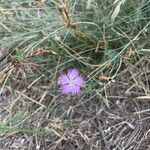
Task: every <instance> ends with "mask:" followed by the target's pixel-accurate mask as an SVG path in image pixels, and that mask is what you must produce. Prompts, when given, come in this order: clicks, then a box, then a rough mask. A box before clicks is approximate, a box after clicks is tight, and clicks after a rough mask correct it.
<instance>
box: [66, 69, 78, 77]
mask: <svg viewBox="0 0 150 150" xmlns="http://www.w3.org/2000/svg"><path fill="white" fill-rule="evenodd" d="M67 75H68V77H69V79H70V80H73V79H74V78H76V77H78V76H79V72H78V70H77V69H75V68H73V69H69V70H68V72H67Z"/></svg>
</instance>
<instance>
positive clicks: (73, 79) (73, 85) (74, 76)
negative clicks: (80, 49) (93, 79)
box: [58, 68, 85, 95]
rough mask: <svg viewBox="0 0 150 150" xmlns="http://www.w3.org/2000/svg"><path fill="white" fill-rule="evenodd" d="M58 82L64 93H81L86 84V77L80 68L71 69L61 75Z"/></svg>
mask: <svg viewBox="0 0 150 150" xmlns="http://www.w3.org/2000/svg"><path fill="white" fill-rule="evenodd" d="M58 84H59V85H60V89H61V91H62V93H63V94H69V93H71V94H73V95H75V94H79V92H80V91H81V88H82V87H83V86H84V84H85V81H84V78H83V77H82V76H81V75H80V74H79V72H78V70H77V69H75V68H73V69H69V70H68V72H67V73H66V74H62V75H60V77H59V78H58Z"/></svg>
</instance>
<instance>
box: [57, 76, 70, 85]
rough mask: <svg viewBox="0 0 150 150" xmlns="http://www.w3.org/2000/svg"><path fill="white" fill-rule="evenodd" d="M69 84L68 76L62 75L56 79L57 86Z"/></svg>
mask: <svg viewBox="0 0 150 150" xmlns="http://www.w3.org/2000/svg"><path fill="white" fill-rule="evenodd" d="M69 82H70V79H69V78H68V76H67V75H66V74H62V75H61V76H60V77H59V78H58V84H59V85H65V84H68V83H69Z"/></svg>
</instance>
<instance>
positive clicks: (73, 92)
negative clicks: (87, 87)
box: [70, 85, 80, 95]
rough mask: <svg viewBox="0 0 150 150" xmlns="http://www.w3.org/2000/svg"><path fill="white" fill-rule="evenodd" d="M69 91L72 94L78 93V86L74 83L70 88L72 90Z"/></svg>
mask: <svg viewBox="0 0 150 150" xmlns="http://www.w3.org/2000/svg"><path fill="white" fill-rule="evenodd" d="M70 92H71V94H73V95H75V94H79V92H80V87H79V86H77V85H74V86H73V88H72V90H71V91H70Z"/></svg>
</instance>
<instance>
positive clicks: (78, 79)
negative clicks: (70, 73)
mask: <svg viewBox="0 0 150 150" xmlns="http://www.w3.org/2000/svg"><path fill="white" fill-rule="evenodd" d="M73 83H74V84H75V85H78V86H79V87H83V86H84V84H85V80H84V78H83V77H82V76H78V77H76V78H75V79H74V80H73Z"/></svg>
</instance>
